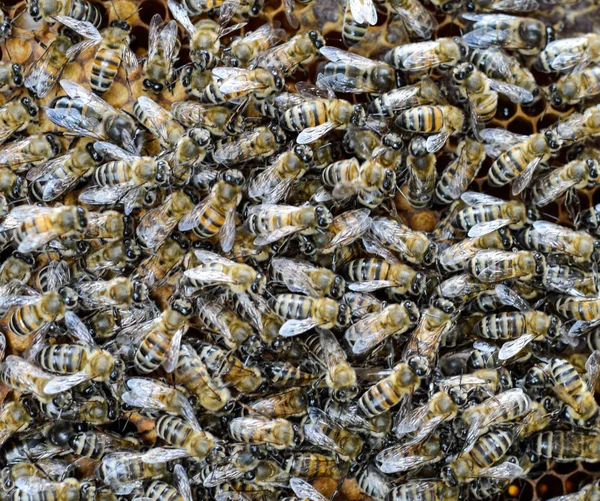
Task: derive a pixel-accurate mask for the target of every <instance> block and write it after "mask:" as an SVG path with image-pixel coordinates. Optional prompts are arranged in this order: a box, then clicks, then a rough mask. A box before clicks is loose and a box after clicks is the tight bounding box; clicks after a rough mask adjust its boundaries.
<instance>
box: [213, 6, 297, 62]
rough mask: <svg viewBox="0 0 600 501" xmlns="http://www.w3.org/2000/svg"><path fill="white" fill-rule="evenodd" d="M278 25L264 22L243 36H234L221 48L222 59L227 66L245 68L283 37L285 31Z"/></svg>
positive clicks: (277, 23)
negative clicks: (228, 44)
mask: <svg viewBox="0 0 600 501" xmlns="http://www.w3.org/2000/svg"><path fill="white" fill-rule="evenodd" d="M286 14H287V11H286ZM288 19H289V18H288ZM280 26H281V23H279V22H277V21H276V22H275V23H273V24H272V25H271V24H269V23H266V24H263V25H262V26H261V27H259V28H257V29H255V30H253V31H250V32H248V33H246V34H245V35H244V36H243V37H239V38H236V39H235V40H233V41H232V42H231V45H230V46H229V47H227V48H226V49H224V50H223V58H222V59H223V60H224V62H226V64H227V66H235V67H240V68H247V67H248V66H249V65H250V64H251V63H252V62H253V61H254V60H255V58H256V57H257V56H258V55H259V54H261V53H263V52H265V51H267V50H269V49H270V48H271V47H272V46H273V45H275V44H276V43H277V42H278V41H280V40H282V39H283V38H284V37H285V31H284V30H282V29H281V28H280Z"/></svg>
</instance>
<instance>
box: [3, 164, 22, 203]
mask: <svg viewBox="0 0 600 501" xmlns="http://www.w3.org/2000/svg"><path fill="white" fill-rule="evenodd" d="M26 194H27V181H26V180H25V179H24V178H22V177H21V176H19V175H17V174H15V173H14V172H13V171H12V170H10V169H6V168H3V167H0V195H2V196H4V198H5V199H6V200H7V201H16V200H20V199H23V198H25V195H26Z"/></svg>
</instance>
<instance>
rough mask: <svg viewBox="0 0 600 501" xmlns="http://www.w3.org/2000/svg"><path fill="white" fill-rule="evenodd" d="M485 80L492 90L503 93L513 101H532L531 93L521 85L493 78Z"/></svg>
mask: <svg viewBox="0 0 600 501" xmlns="http://www.w3.org/2000/svg"><path fill="white" fill-rule="evenodd" d="M487 81H488V82H489V84H490V87H491V88H492V89H493V90H495V91H496V92H499V93H500V94H504V95H505V96H506V97H507V98H508V99H510V100H511V101H512V102H513V103H530V102H531V101H533V94H532V93H531V92H529V91H528V90H527V89H524V88H523V87H519V86H518V85H512V84H509V83H506V82H502V81H500V80H494V79H493V78H488V79H487Z"/></svg>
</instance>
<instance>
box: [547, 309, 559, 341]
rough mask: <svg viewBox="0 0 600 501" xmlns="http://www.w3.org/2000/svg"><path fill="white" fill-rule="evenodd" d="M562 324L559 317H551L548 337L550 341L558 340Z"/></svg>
mask: <svg viewBox="0 0 600 501" xmlns="http://www.w3.org/2000/svg"><path fill="white" fill-rule="evenodd" d="M561 327H562V322H561V321H560V319H559V318H558V317H555V316H554V315H552V316H551V317H550V325H549V326H548V337H549V338H550V339H558V338H559V337H560V335H561Z"/></svg>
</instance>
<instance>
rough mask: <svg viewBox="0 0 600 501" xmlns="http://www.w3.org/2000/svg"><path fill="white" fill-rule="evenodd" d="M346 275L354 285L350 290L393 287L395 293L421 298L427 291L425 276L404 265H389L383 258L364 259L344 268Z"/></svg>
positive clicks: (349, 285) (359, 290) (367, 290)
mask: <svg viewBox="0 0 600 501" xmlns="http://www.w3.org/2000/svg"><path fill="white" fill-rule="evenodd" d="M343 271H344V275H346V277H347V278H348V280H351V281H352V282H353V283H350V284H348V289H350V290H351V291H355V292H372V291H374V290H377V289H381V288H384V287H392V288H393V291H394V293H397V294H401V295H404V294H407V295H411V296H419V295H421V294H422V293H423V291H424V290H425V275H424V274H423V273H421V272H418V271H415V270H414V269H413V268H411V267H410V266H407V265H405V264H402V263H392V264H390V263H388V262H387V261H385V260H384V259H381V258H363V259H356V260H354V261H351V262H350V263H348V264H347V265H345V266H344V270H343Z"/></svg>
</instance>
